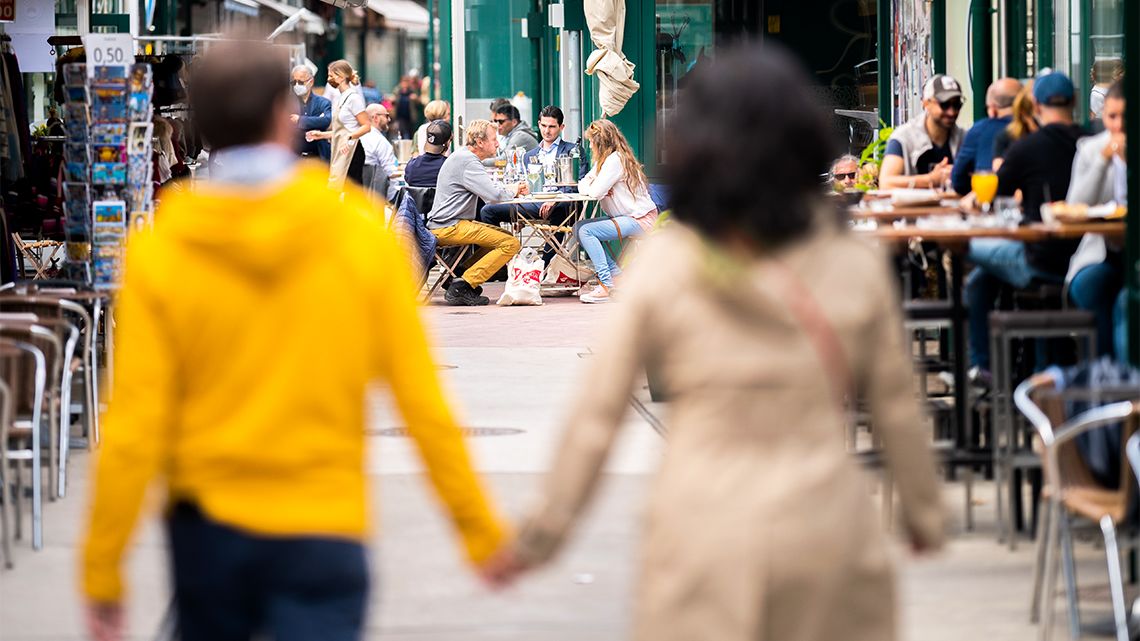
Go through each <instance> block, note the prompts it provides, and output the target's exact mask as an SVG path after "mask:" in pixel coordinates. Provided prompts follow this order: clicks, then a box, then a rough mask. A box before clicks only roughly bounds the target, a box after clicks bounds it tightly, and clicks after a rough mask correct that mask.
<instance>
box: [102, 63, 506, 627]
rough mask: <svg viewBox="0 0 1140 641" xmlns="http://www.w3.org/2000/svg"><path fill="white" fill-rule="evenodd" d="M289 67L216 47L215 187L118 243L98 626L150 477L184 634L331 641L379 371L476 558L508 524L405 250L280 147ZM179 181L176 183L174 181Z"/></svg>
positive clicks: (202, 100) (119, 613)
mask: <svg viewBox="0 0 1140 641" xmlns="http://www.w3.org/2000/svg"><path fill="white" fill-rule="evenodd" d="M287 79H288V67H287V61H285V60H284V59H283V58H281V59H279V58H278V57H277V55H276V54H275V53H274V52H272V51H270V49H269V47H266V46H261V45H219V46H217V47H214V48H211V50H210V52H209V53H208V54H207V55H206V56H205V57H204V58H203V59H202V60H201V62H200V63H198V64H197V70H196V75H195V78H194V82H193V83H192V85H191V86H192V88H193V90H192V92H191V107H192V110H193V113H194V117H195V119H196V121H197V125H198V128H199V131H200V132H201V134H202V136H203V137H204V138H205V139H206V140H208V141H209V142H210V143H211V145H210V146H211V149H212V150H213V154H214V157H213V159H212V160H213V163H212V175H211V176H210V181H209V182H208V183H205V184H202V185H199V186H198V187H197V189H196V190H194V191H192V192H182V193H170V194H169V196H168V197H166V198H164V199H163V202H162V204H161V207H160V209H159V213H158V215H157V217H156V224H155V229H154V231H153V232H136V233H135V234H134V235H133V236H132V238H131V240H130V242H129V246H128V250H127V259H126V268H125V277H124V283H123V285H122V289H121V291H120V292H119V296H118V301H117V306H116V322H117V343H116V344H117V351H116V354H115V376H114V385H115V389H114V401H113V402H112V403H111V406H110V409H109V410H108V412H107V415H106V418H105V422H104V425H105V431H104V434H105V438H104V443H103V447H102V450H101V451H100V453H99V454H98V458H97V461H96V464H95V475H94V481H95V482H94V486H93V489H92V505H91V513H90V522H89V530H88V533H87V537H86V540H85V542H84V546H83V551H82V555H83V557H82V574H83V577H82V579H83V580H82V583H83V590H84V593H85V597H86V599H87V603H88V607H87V620H88V626H89V629H90V631H91V633H92V636H93V637H94V638H96V639H99V640H112V639H119V638H121V637H122V634H123V621H124V617H123V599H124V587H123V581H122V565H123V556H124V551H125V548H126V547H127V545H128V543H129V540H130V536H131V532H132V530H133V529H134V526H135V523H136V521H137V520H138V519H139V515H140V512H141V509H142V505H143V503H144V496H145V495H146V493H147V489H148V487H149V486H151V485H152V483H153V482H155V481H156V480H159V479H161V481H162V482H163V484H164V486H165V490H166V493H167V499H166V506H167V509H166V522H167V527H168V532H169V538H170V546H171V555H172V557H173V581H174V591H175V603H176V609H177V615H178V620H179V623H180V627H181V629H180V634H181V638H182V639H183V641H230V640H234V641H237V640H246V639H251V638H253V637H255V636H257V637H261V636H266V635H267V636H270V637H272V638H274V639H277V640H278V641H291V640H294V639H295V640H297V641H311V640H313V639H321V640H323V641H330V640H331V641H340V640H346V641H347V640H350V639H357V638H359V636H360V631H361V627H362V624H363V619H364V609H365V604H366V602H367V590H368V567H367V562H366V558H365V548H364V544H363V542H364V541H365V539H366V538H367V536H368V530H369V525H368V522H369V519H368V514H367V512H368V510H367V504H368V500H367V481H366V477H365V473H364V460H365V457H364V454H365V435H364V427H365V425H364V424H365V396H366V389H367V388H368V386H369V384H370V383H372V382H374V381H382V382H386V383H387V384H388V386H389V387H390V389H391V392H392V394H393V396H394V398H395V400H396V403H397V405H398V407H399V409H400V412H401V413H402V414H403V416H404V419H405V421H406V424H407V426H408V430H409V432H410V434H411V436H412V438H413V439H414V440H415V442H416V445H417V446H418V448H419V451H420V454H421V456H422V458H423V459H424V462H425V465H426V468H427V473H428V477H429V479H430V481H431V483H432V485H433V486H434V487H435V489H436V491H437V493H438V494H439V497H440V499H441V500H442V503H443V504H444V506H445V508H446V510H447V512H448V514H449V515H450V517H451V519H452V521H453V522H454V524H455V527H456V529H457V530H458V533H459V535H460V538H461V539H462V542H463V545H464V547H465V549H466V553H467V556H468V558H469V559H470V560H471V561H472V562H473V563H474V564H475V565H476V566H479V567H481V566H482V565H483V563H484V562H485V561H486V560H487V559H488V557H490V556H491V555H492V553H493V552H494V551H495V549H496V548H497V547H498V546H499V545H500V543H501V541H502V539H503V528H502V527H501V525H500V521H499V520H498V519H497V518H496V517H495V515H494V513H493V511H492V509H491V507H490V505H489V502H488V501H487V499H486V498H485V497H484V494H483V492H482V490H481V488H480V485H479V482H478V479H477V478H476V476H475V474H474V473H473V472H472V469H471V466H470V462H469V458H468V454H467V451H466V449H465V446H464V443H463V440H462V437H461V434H460V431H459V429H458V427H457V426H456V423H455V419H454V418H453V416H452V414H451V412H450V411H449V410H448V406H447V404H446V403H445V402H444V398H443V395H442V393H441V391H440V386H439V381H438V378H437V374H436V370H435V367H434V366H433V364H432V360H431V357H430V354H429V350H428V344H427V340H426V337H425V335H424V330H423V327H422V326H421V323H420V319H419V317H418V312H417V309H416V305H415V293H414V291H413V285H412V278H411V274H410V270H409V266H408V260H407V258H406V254H405V253H404V252H403V251H402V250H401V249H399V248H398V247H397V245H396V242H395V241H394V239H393V237H392V236H391V234H389V232H388V231H387V230H386V229H385V228H384V226H383V223H382V221H381V220H380V218H379V216H378V215H377V212H376V211H375V208H374V207H373V206H372V205H370V203H369V200H368V198H367V197H366V196H365V194H364V193H363V192H358V191H357V190H348V191H347V192H346V194H345V197H344V201H343V203H342V202H340V200H339V195H338V194H337V195H334V194H332V193H331V192H329V191H328V190H327V189H325V183H326V182H327V173H328V170H327V168H325V167H323V166H321V165H319V164H316V165H309V164H306V163H307V162H308V161H298V160H297V159H296V157H295V156H294V155H293V153H292V150H291V149H290V146H291V144H292V143H293V140H294V136H295V128H294V127H293V125H292V123H291V122H290V119H289V116H290V114H291V113H292V108H293V105H292V101H291V100H290V96H289V85H288V82H287ZM168 193H169V192H168Z"/></svg>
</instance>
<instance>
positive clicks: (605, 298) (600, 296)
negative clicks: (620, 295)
mask: <svg viewBox="0 0 1140 641" xmlns="http://www.w3.org/2000/svg"><path fill="white" fill-rule="evenodd" d="M578 300H580V301H582V302H583V303H608V302H610V293H609V292H607V291H606V290H605V289H604V288H603V287H602V286H601V285H598V286H597V287H595V288H594V290H593V291H591V292H590V293H588V294H582V295H581V296H579V297H578Z"/></svg>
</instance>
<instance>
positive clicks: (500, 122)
mask: <svg viewBox="0 0 1140 641" xmlns="http://www.w3.org/2000/svg"><path fill="white" fill-rule="evenodd" d="M493 122H494V123H495V124H496V125H501V124H503V123H504V122H507V121H506V119H503V120H499V119H498V118H496V119H495V120H494V121H493Z"/></svg>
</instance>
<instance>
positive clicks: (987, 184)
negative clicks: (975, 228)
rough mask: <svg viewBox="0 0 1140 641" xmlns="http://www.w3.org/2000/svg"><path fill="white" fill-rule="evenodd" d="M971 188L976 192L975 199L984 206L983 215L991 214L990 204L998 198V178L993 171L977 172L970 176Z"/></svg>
mask: <svg viewBox="0 0 1140 641" xmlns="http://www.w3.org/2000/svg"><path fill="white" fill-rule="evenodd" d="M970 188H971V189H972V190H973V191H974V199H975V200H977V201H978V204H980V205H981V206H982V213H985V214H989V213H990V204H991V203H993V201H994V196H997V190H998V177H997V174H995V173H994V172H992V171H975V172H974V175H972V176H970Z"/></svg>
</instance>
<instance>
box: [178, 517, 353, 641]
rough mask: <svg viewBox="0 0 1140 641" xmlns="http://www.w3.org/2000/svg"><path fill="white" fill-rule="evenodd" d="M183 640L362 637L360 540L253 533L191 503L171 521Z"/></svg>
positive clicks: (336, 639) (279, 640) (294, 640)
mask: <svg viewBox="0 0 1140 641" xmlns="http://www.w3.org/2000/svg"><path fill="white" fill-rule="evenodd" d="M167 526H168V532H169V536H170V550H171V556H172V560H173V570H174V571H173V576H174V599H175V609H176V612H177V615H178V626H179V633H180V636H179V638H180V639H181V641H249V640H251V639H253V638H255V637H257V638H263V637H265V636H268V637H269V638H272V639H275V640H276V641H312V640H313V639H320V640H321V641H357V640H358V639H360V637H361V633H362V630H363V626H364V612H365V607H366V605H367V603H368V582H369V580H368V562H367V558H366V555H365V550H364V546H363V545H362V544H361V543H359V542H356V541H350V540H338V539H332V538H319V537H289V538H272V537H262V536H255V535H252V534H249V533H246V532H242V531H239V530H237V529H234V528H231V527H228V526H226V525H222V524H219V523H216V522H213V521H211V520H209V519H208V518H206V517H205V516H203V515H202V513H201V512H200V511H199V510H198V508H197V507H195V506H194V505H192V504H190V503H180V504H178V505H176V506H175V507H174V509H173V510H172V512H171V514H170V516H169V518H168V520H167Z"/></svg>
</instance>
